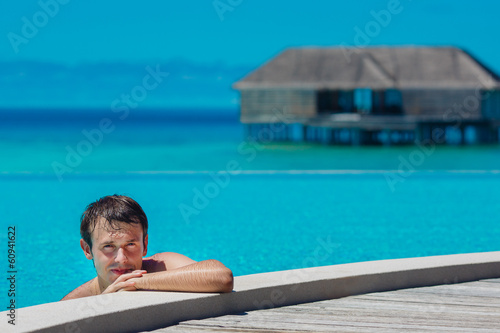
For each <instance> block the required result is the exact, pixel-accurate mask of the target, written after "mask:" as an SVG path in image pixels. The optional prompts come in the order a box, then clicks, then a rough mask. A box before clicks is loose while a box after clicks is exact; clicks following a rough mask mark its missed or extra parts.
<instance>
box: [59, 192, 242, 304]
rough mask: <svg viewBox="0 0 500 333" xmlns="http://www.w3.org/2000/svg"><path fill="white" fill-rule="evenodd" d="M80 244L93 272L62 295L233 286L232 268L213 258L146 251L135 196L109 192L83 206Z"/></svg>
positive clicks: (216, 289) (142, 216)
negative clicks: (133, 197) (70, 290)
mask: <svg viewBox="0 0 500 333" xmlns="http://www.w3.org/2000/svg"><path fill="white" fill-rule="evenodd" d="M80 234H81V236H82V239H81V240H80V246H81V247H82V250H83V252H84V254H85V257H87V259H89V260H92V261H93V263H94V267H95V269H96V272H97V277H95V278H94V279H92V280H90V281H88V282H86V283H84V284H83V285H81V286H80V287H78V288H76V289H75V290H73V291H72V292H70V293H69V294H68V295H66V296H65V297H64V298H63V299H62V300H68V299H74V298H80V297H86V296H93V295H99V294H107V293H113V292H120V291H134V290H163V291H187V292H216V293H224V292H231V290H232V289H233V274H232V272H231V270H229V269H228V268H227V267H226V266H224V265H223V264H222V263H220V262H219V261H217V260H204V261H200V262H196V261H194V260H192V259H189V258H188V257H186V256H184V255H182V254H178V253H173V252H163V253H157V254H155V255H152V256H151V257H147V258H143V257H145V256H146V252H147V249H148V220H147V218H146V214H145V213H144V211H143V210H142V208H141V206H139V204H138V203H137V202H135V201H134V200H133V199H131V198H129V197H126V196H121V195H112V196H106V197H103V198H101V199H99V200H97V201H96V202H93V203H91V204H90V205H88V206H87V209H86V210H85V212H84V213H83V215H82V217H81V224H80Z"/></svg>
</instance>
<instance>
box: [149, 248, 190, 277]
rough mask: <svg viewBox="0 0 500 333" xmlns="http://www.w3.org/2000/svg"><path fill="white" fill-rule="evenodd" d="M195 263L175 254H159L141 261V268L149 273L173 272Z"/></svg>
mask: <svg viewBox="0 0 500 333" xmlns="http://www.w3.org/2000/svg"><path fill="white" fill-rule="evenodd" d="M195 262H196V261H194V260H192V259H190V258H188V257H186V256H185V255H182V254H180V253H175V252H161V253H157V254H154V255H152V256H151V257H147V258H144V259H143V260H142V268H143V269H145V270H146V271H148V272H149V273H154V272H161V271H167V270H168V271H169V270H174V269H177V268H180V267H183V266H187V265H190V264H194V263H195Z"/></svg>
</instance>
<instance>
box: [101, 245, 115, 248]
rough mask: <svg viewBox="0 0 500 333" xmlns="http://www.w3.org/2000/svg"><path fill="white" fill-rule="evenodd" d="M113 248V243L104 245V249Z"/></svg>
mask: <svg viewBox="0 0 500 333" xmlns="http://www.w3.org/2000/svg"><path fill="white" fill-rule="evenodd" d="M111 248H113V246H112V245H104V247H103V249H111Z"/></svg>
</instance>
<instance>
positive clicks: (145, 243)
mask: <svg viewBox="0 0 500 333" xmlns="http://www.w3.org/2000/svg"><path fill="white" fill-rule="evenodd" d="M148 236H149V235H146V237H144V251H143V252H142V256H143V257H145V256H146V254H147V253H148Z"/></svg>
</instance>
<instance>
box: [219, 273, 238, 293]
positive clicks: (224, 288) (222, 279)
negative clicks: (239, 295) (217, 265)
mask: <svg viewBox="0 0 500 333" xmlns="http://www.w3.org/2000/svg"><path fill="white" fill-rule="evenodd" d="M233 286H234V278H233V272H231V270H230V269H229V268H225V269H224V270H222V271H221V273H220V276H219V290H218V291H219V292H221V293H230V292H231V291H232V290H233Z"/></svg>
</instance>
